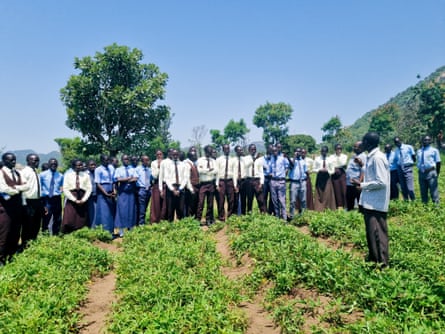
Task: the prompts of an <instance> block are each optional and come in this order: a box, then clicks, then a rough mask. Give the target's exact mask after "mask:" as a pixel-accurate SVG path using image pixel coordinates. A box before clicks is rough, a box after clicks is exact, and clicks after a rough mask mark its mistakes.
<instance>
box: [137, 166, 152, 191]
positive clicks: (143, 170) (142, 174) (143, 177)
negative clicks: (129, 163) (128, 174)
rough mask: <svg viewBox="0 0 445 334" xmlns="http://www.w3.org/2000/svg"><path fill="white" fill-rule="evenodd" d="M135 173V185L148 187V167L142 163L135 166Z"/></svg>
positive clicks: (149, 175) (149, 171) (149, 176)
mask: <svg viewBox="0 0 445 334" xmlns="http://www.w3.org/2000/svg"><path fill="white" fill-rule="evenodd" d="M136 175H137V176H138V180H137V182H136V186H137V187H140V188H145V189H148V188H149V187H150V182H151V169H150V167H145V166H143V165H139V166H137V167H136Z"/></svg>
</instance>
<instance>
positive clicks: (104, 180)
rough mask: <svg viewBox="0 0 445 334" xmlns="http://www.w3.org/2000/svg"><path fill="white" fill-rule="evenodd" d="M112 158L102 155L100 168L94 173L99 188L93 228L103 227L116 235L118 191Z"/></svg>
mask: <svg viewBox="0 0 445 334" xmlns="http://www.w3.org/2000/svg"><path fill="white" fill-rule="evenodd" d="M109 161H110V156H109V155H107V154H101V156H100V166H99V167H97V168H96V170H95V171H94V182H95V183H96V187H97V204H96V219H95V220H94V223H93V227H96V226H103V229H104V230H105V231H108V232H110V234H111V235H112V234H113V233H114V217H115V215H116V189H115V185H114V167H113V166H112V165H111V164H110V163H109Z"/></svg>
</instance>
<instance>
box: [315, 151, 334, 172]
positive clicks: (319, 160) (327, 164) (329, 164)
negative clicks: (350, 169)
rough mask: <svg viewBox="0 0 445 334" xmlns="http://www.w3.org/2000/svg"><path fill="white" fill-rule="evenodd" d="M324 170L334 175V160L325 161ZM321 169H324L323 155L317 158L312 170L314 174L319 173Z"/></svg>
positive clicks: (327, 158)
mask: <svg viewBox="0 0 445 334" xmlns="http://www.w3.org/2000/svg"><path fill="white" fill-rule="evenodd" d="M324 168H326V169H327V170H328V173H329V174H330V175H332V174H334V171H335V167H334V164H333V163H332V160H331V159H330V158H329V157H326V159H325V167H324ZM320 169H323V158H322V156H321V155H320V156H318V157H316V158H315V160H314V165H313V168H312V170H313V171H314V173H318V172H319V171H320Z"/></svg>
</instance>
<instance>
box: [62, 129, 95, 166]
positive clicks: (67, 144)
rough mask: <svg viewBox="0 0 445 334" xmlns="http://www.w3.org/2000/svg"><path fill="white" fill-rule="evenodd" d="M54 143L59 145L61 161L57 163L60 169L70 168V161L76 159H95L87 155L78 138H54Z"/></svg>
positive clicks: (83, 145)
mask: <svg viewBox="0 0 445 334" xmlns="http://www.w3.org/2000/svg"><path fill="white" fill-rule="evenodd" d="M54 141H55V142H56V143H57V144H58V145H59V148H60V153H61V155H62V161H59V164H60V165H61V168H62V169H65V170H66V169H68V168H70V167H71V160H73V159H75V158H78V159H81V160H83V161H85V162H86V161H87V160H88V159H90V158H97V157H94V156H90V155H89V154H88V153H87V148H86V146H85V144H84V143H83V142H82V140H81V139H80V138H79V137H74V138H72V139H71V138H56V139H54Z"/></svg>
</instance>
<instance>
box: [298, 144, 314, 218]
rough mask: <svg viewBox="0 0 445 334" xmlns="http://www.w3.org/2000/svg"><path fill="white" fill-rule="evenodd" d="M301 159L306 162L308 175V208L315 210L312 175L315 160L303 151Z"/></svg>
mask: <svg viewBox="0 0 445 334" xmlns="http://www.w3.org/2000/svg"><path fill="white" fill-rule="evenodd" d="M301 158H302V159H303V160H304V161H305V162H306V167H307V173H306V174H307V175H306V208H307V209H308V210H314V196H313V194H312V180H311V173H312V169H313V167H314V159H312V158H310V157H308V156H307V150H306V149H304V148H302V149H301Z"/></svg>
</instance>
